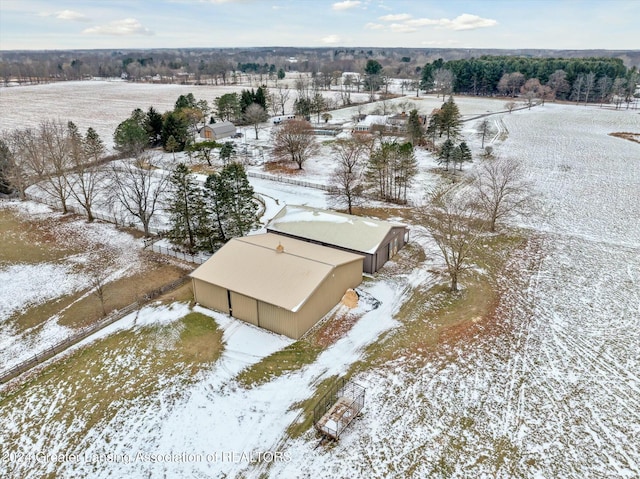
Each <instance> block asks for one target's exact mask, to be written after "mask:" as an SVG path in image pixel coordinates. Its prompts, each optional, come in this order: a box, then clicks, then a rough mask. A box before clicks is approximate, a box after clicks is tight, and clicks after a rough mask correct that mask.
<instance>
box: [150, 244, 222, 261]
mask: <svg viewBox="0 0 640 479" xmlns="http://www.w3.org/2000/svg"><path fill="white" fill-rule="evenodd" d="M151 251H154V252H156V253H160V254H166V255H168V256H173V257H174V258H178V259H181V260H184V261H188V262H189V263H195V264H202V263H204V262H205V261H207V260H208V259H209V258H210V257H211V256H208V255H202V254H199V255H193V254H189V253H183V252H182V251H176V250H174V249H171V248H167V247H166V246H161V245H158V244H155V243H153V244H151Z"/></svg>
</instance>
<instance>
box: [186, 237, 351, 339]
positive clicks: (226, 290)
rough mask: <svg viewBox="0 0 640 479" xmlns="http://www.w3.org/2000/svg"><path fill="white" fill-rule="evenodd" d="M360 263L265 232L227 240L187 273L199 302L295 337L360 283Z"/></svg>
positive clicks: (348, 255) (337, 252) (346, 254)
mask: <svg viewBox="0 0 640 479" xmlns="http://www.w3.org/2000/svg"><path fill="white" fill-rule="evenodd" d="M362 262H363V256H362V255H358V254H353V253H350V252H347V251H341V250H338V249H335V248H328V247H325V246H320V245H317V244H312V243H308V242H306V241H300V240H297V239H294V238H288V237H285V236H280V235H276V234H271V233H266V234H258V235H251V236H246V237H243V238H234V239H232V240H230V241H229V242H228V243H226V244H225V245H224V246H223V247H222V248H220V249H219V250H218V251H217V252H216V253H215V254H214V255H213V256H212V257H211V258H210V259H209V260H208V261H206V262H205V263H204V264H202V265H201V266H200V267H199V268H197V269H196V270H195V271H194V272H193V273H191V275H190V276H191V278H192V282H193V294H194V298H195V301H196V302H197V303H199V304H200V305H202V306H204V307H206V308H210V309H214V310H216V311H220V312H222V313H226V314H229V315H231V316H233V317H234V318H237V319H241V320H243V321H246V322H248V323H251V324H253V325H255V326H259V327H261V328H265V329H268V330H270V331H273V332H276V333H279V334H284V335H286V336H289V337H290V338H293V339H299V338H300V337H301V336H302V335H303V334H304V333H306V332H307V331H308V330H309V329H310V328H311V327H312V326H313V325H314V324H316V323H317V322H318V321H319V320H320V319H322V318H323V317H324V316H325V315H326V314H327V313H328V312H329V311H331V309H332V308H333V307H334V306H335V305H336V304H338V303H339V302H340V300H341V299H342V297H343V296H344V294H345V293H346V292H347V290H348V289H349V288H355V287H356V286H358V285H359V284H360V283H361V282H362Z"/></svg>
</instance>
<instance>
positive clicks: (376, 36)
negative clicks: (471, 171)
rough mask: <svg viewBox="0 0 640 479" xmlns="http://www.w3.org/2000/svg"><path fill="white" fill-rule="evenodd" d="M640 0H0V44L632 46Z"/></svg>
mask: <svg viewBox="0 0 640 479" xmlns="http://www.w3.org/2000/svg"><path fill="white" fill-rule="evenodd" d="M639 27H640V0H466V1H463V0H438V1H431V0H413V1H412V0H344V1H324V0H67V1H64V0H0V50H18V49H29V50H52V49H93V48H104V49H112V48H176V47H248V46H257V47H260V46H296V47H326V46H332V47H341V46H342V47H418V48H426V47H444V48H459V47H462V48H548V49H610V50H612V49H625V50H628V49H640V34H639V32H640V28H639Z"/></svg>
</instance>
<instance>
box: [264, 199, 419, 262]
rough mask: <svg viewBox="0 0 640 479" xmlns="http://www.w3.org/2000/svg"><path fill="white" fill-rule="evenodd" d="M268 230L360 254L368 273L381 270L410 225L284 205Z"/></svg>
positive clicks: (401, 242) (406, 234)
mask: <svg viewBox="0 0 640 479" xmlns="http://www.w3.org/2000/svg"><path fill="white" fill-rule="evenodd" d="M267 231H268V232H270V233H276V234H279V235H283V236H288V237H290V238H296V239H299V240H303V241H308V242H310V243H315V244H320V245H323V246H329V247H331V248H337V249H340V250H343V251H349V252H351V253H356V254H360V255H362V256H364V262H363V271H364V272H365V273H375V272H376V271H378V270H379V269H380V268H382V266H383V265H384V264H385V263H386V262H387V261H388V260H389V259H391V258H393V256H395V255H396V253H397V252H398V251H399V250H400V249H401V248H402V247H403V246H404V245H405V244H406V243H407V242H408V241H409V228H408V227H407V226H406V225H403V224H400V223H392V222H389V221H381V220H375V219H371V218H365V217H363V216H355V215H348V214H344V213H338V212H335V211H329V210H323V209H319V208H311V207H309V206H296V205H287V206H285V207H284V208H282V209H281V210H280V211H279V212H278V214H277V215H275V216H274V217H273V219H272V220H271V221H270V222H269V224H268V225H267Z"/></svg>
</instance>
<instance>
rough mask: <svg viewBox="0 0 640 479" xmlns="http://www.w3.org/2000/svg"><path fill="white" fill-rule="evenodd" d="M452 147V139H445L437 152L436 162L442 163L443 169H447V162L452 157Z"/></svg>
mask: <svg viewBox="0 0 640 479" xmlns="http://www.w3.org/2000/svg"><path fill="white" fill-rule="evenodd" d="M454 149H455V147H454V146H453V141H451V140H449V139H447V140H445V142H444V143H443V144H442V146H441V147H440V151H439V152H438V164H440V165H444V169H445V170H447V171H448V170H449V162H450V161H451V160H452V159H453V158H452V155H453V150H454ZM454 168H455V166H454Z"/></svg>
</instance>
